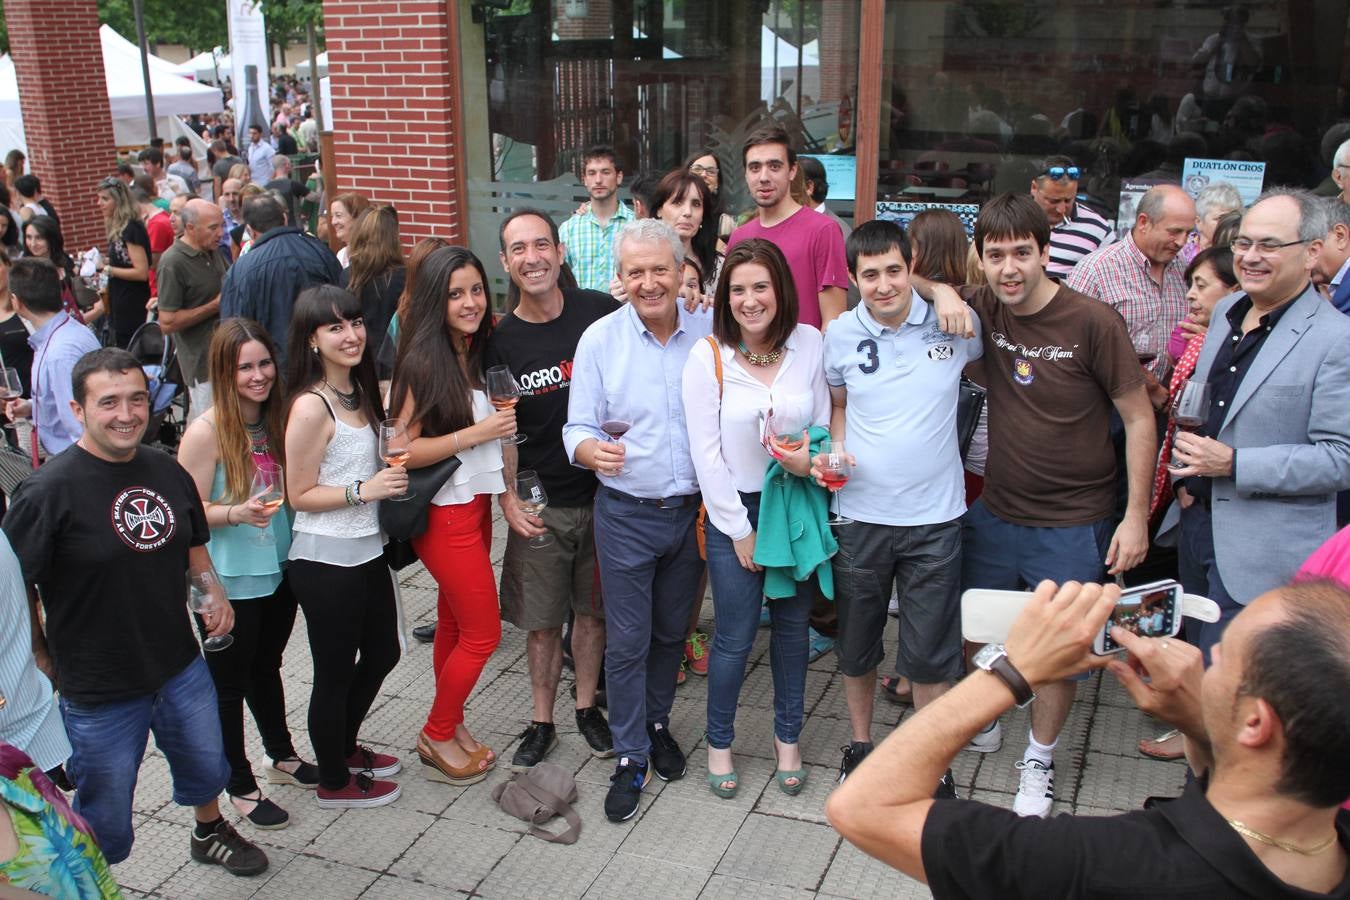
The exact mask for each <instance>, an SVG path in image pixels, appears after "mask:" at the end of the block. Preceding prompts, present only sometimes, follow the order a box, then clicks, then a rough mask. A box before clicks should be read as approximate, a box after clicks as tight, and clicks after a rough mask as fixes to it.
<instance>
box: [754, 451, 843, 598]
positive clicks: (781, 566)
mask: <svg viewBox="0 0 1350 900" xmlns="http://www.w3.org/2000/svg"><path fill="white" fill-rule="evenodd" d="M810 438H811V450H810V452H811V455H812V456H815V455H816V454H817V453H820V452H821V450H822V448H823V445H824V443H825V441H827V440H829V438H830V432H829V429H827V428H824V427H822V426H820V425H813V426H812V427H811V431H810ZM780 476H782V477H780ZM829 517H830V493H829V491H827V490H826V489H825V488H823V487H821V486H820V485H818V484H816V483H815V482H814V481H812V480H811V479H810V478H799V477H797V476H796V475H793V474H791V473H790V472H788V471H787V470H786V469H784V468H783V467H782V465H780V464H779V463H778V461H777V460H775V461H773V462H771V463H769V468H768V471H766V472H765V473H764V490H763V491H762V492H761V493H760V495H759V523H758V527H757V529H756V537H755V557H754V559H755V562H757V563H759V564H760V565H761V566H763V567H764V596H765V597H768V598H769V599H770V600H772V599H773V598H775V597H791V596H793V595H794V594H795V593H796V592H797V582H799V581H805V580H806V579H808V578H810V577H811V576H812V575H815V576H816V578H817V579H818V581H819V583H820V592H821V593H822V594H824V595H825V597H826V598H827V599H829V600H833V599H834V572H833V571H832V570H831V568H830V557H832V556H834V554H835V551H837V550H838V549H839V545H838V543H836V542H835V539H834V532H832V531H830V526H829V523H828V522H827V521H826V520H827V519H828V518H829Z"/></svg>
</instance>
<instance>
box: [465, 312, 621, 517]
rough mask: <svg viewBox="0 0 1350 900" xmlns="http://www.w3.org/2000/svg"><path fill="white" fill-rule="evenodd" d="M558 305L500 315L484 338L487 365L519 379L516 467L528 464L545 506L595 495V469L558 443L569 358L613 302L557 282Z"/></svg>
mask: <svg viewBox="0 0 1350 900" xmlns="http://www.w3.org/2000/svg"><path fill="white" fill-rule="evenodd" d="M562 294H563V310H562V314H561V315H559V316H558V318H556V319H554V320H552V321H551V322H526V321H525V320H524V319H521V318H519V317H518V316H515V315H508V316H505V317H503V318H502V320H501V322H500V323H498V325H497V327H496V329H495V330H494V331H493V332H492V337H491V338H490V339H489V340H488V347H487V356H486V360H485V364H486V365H487V366H508V367H509V368H510V369H511V374H512V375H514V376H515V378H516V381H518V382H520V390H521V398H520V403H519V405H517V406H516V423H517V425H516V427H517V429H518V430H519V431H520V433H521V434H524V435H525V436H526V438H527V440H526V441H525V443H523V444H517V445H516V452H517V453H518V454H519V457H518V460H519V461H518V463H517V466H518V468H520V469H534V470H535V471H536V472H538V473H539V480H540V481H542V482H543V483H544V490H546V491H547V492H548V502H549V505H550V506H563V507H576V506H589V505H590V503H591V501H592V500H593V499H594V498H595V486H596V481H595V474H594V473H593V472H591V471H590V470H589V469H583V468H581V467H580V466H574V465H572V463H571V462H570V461H569V460H568V459H567V451H566V450H564V449H563V441H562V429H563V425H565V424H567V399H568V397H569V396H570V394H571V386H572V358H573V357H574V356H576V352H577V342H578V341H580V340H581V334H582V332H584V331H585V330H586V329H587V328H589V327H590V326H591V323H592V322H595V321H596V320H597V319H602V318H604V317H605V316H607V315H609V314H610V313H612V312H614V310H616V309H618V308H619V302H618V301H617V300H615V299H614V298H613V297H611V296H609V295H608V294H601V293H599V292H598V291H584V290H580V289H577V288H563V292H562Z"/></svg>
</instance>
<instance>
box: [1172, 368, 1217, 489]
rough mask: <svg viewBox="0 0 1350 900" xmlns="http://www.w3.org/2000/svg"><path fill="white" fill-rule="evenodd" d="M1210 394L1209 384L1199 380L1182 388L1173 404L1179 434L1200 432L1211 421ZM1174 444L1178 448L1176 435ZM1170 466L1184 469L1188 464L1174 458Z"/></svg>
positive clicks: (1173, 414)
mask: <svg viewBox="0 0 1350 900" xmlns="http://www.w3.org/2000/svg"><path fill="white" fill-rule="evenodd" d="M1210 393H1211V392H1210V388H1209V382H1208V381H1201V380H1200V379H1198V378H1192V379H1190V380H1189V381H1187V382H1186V383H1185V384H1184V385H1183V386H1182V388H1181V393H1180V394H1178V395H1177V399H1176V402H1175V403H1173V404H1172V421H1173V422H1174V423H1176V426H1177V428H1176V430H1177V431H1178V432H1181V431H1192V432H1193V431H1198V430H1199V429H1201V428H1202V427H1204V425H1205V423H1206V422H1208V421H1209V401H1210ZM1172 442H1173V446H1176V436H1175V434H1174V435H1173V437H1172ZM1169 466H1170V467H1171V468H1173V469H1184V468H1186V463H1184V462H1181V461H1179V460H1177V459H1175V458H1173V460H1172V462H1171V463H1169Z"/></svg>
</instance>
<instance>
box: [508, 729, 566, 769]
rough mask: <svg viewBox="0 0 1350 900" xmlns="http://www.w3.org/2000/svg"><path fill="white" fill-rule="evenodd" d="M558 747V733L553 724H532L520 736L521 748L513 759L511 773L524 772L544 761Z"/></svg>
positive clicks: (517, 749)
mask: <svg viewBox="0 0 1350 900" xmlns="http://www.w3.org/2000/svg"><path fill="white" fill-rule="evenodd" d="M556 746H558V732H557V731H556V730H555V729H554V727H553V723H552V722H531V723H530V727H529V728H526V729H525V730H524V731H522V732H521V734H520V746H519V747H517V748H516V752H515V755H514V756H512V757H511V771H512V772H524V771H525V770H526V769H533V768H534V767H535V766H537V765H539V764H540V763H541V762H543V761H544V757H545V756H548V753H549V751H550V750H552V749H553V748H554V747H556Z"/></svg>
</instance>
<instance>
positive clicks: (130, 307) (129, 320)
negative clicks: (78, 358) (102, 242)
mask: <svg viewBox="0 0 1350 900" xmlns="http://www.w3.org/2000/svg"><path fill="white" fill-rule="evenodd" d="M97 195H98V208H99V211H100V212H102V213H103V224H104V226H105V227H106V229H107V234H108V253H107V256H106V257H105V259H104V271H105V272H107V274H108V293H107V297H106V298H105V299H106V302H107V304H108V315H109V318H110V319H111V320H112V333H113V340H114V342H115V343H116V344H117V346H119V347H126V345H127V344H129V343H130V342H131V336H132V335H133V334H135V333H136V329H137V328H140V327H141V325H142V324H143V323H144V322H145V319H146V309H145V305H146V304H147V303H149V302H150V233H149V232H148V231H146V230H145V223H143V222H142V221H141V210H140V207H139V206H138V205H137V203H136V201H135V199H133V198H132V196H131V190H130V189H129V188H128V187H127V186H126V183H125V182H123V181H122V179H120V178H105V179H103V180H102V181H100V182H99V183H98V189H97Z"/></svg>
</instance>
